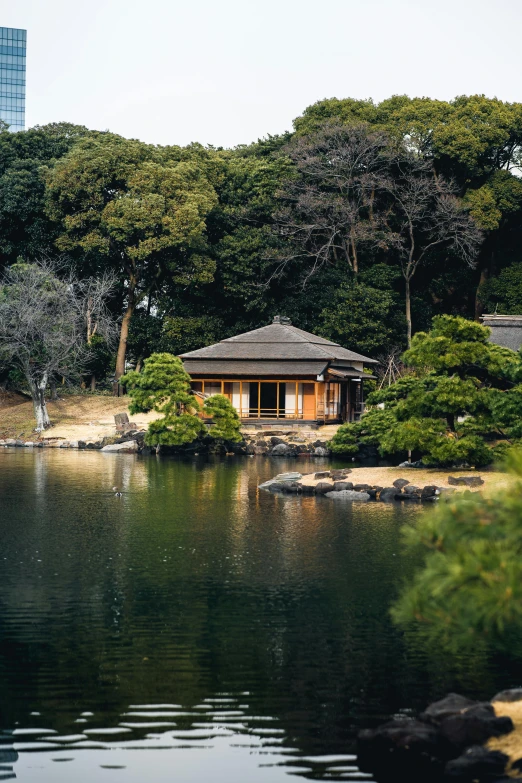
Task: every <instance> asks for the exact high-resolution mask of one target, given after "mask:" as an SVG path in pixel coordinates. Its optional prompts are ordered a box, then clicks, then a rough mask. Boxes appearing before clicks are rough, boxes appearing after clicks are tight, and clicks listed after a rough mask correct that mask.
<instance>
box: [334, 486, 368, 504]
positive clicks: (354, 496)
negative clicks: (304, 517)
mask: <svg viewBox="0 0 522 783" xmlns="http://www.w3.org/2000/svg"><path fill="white" fill-rule="evenodd" d="M325 498H332V499H333V500H352V501H355V502H357V503H366V501H367V500H369V499H370V495H369V494H368V492H355V491H354V490H353V489H342V490H340V491H338V492H326V493H325Z"/></svg>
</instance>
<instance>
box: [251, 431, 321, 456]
mask: <svg viewBox="0 0 522 783" xmlns="http://www.w3.org/2000/svg"><path fill="white" fill-rule="evenodd" d="M243 437H244V440H243V442H242V443H240V444H238V449H239V453H242V454H256V455H266V456H268V457H300V456H313V457H328V456H329V455H330V449H329V448H328V442H327V441H325V440H320V439H318V438H317V433H313V432H307V431H306V430H303V431H302V432H299V431H296V430H290V431H284V430H274V431H271V432H269V433H268V432H267V433H263V432H259V433H253V434H250V433H245V432H244V433H243Z"/></svg>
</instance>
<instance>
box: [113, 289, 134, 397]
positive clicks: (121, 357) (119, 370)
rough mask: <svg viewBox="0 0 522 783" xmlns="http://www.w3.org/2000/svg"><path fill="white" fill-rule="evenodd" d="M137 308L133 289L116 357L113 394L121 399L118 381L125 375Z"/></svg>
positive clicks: (130, 293) (123, 320)
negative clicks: (132, 320)
mask: <svg viewBox="0 0 522 783" xmlns="http://www.w3.org/2000/svg"><path fill="white" fill-rule="evenodd" d="M135 307H136V298H135V296H134V289H131V290H130V291H129V301H128V304H127V309H126V310H125V315H124V316H123V319H122V322H121V329H120V342H119V345H118V354H117V356H116V372H115V375H114V377H115V379H116V380H115V383H114V384H113V389H112V393H113V395H114V396H115V397H120V396H121V394H122V388H121V385H120V384H119V383H118V381H119V380H120V378H121V376H122V375H124V374H125V354H126V353H127V340H128V338H129V327H130V322H131V318H132V316H133V313H134V308H135Z"/></svg>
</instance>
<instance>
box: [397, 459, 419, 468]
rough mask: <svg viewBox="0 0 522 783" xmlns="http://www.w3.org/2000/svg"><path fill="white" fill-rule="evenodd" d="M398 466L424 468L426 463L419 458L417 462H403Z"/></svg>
mask: <svg viewBox="0 0 522 783" xmlns="http://www.w3.org/2000/svg"><path fill="white" fill-rule="evenodd" d="M397 467H398V468H423V467H425V466H424V463H423V462H422V460H420V459H419V460H417V462H408V461H406V462H401V463H400V464H399V465H397Z"/></svg>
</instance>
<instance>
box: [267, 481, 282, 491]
mask: <svg viewBox="0 0 522 783" xmlns="http://www.w3.org/2000/svg"><path fill="white" fill-rule="evenodd" d="M284 485H285V484H284V481H272V482H271V484H270V486H269V487H268V489H269V490H270V492H282V491H283V487H284Z"/></svg>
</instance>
